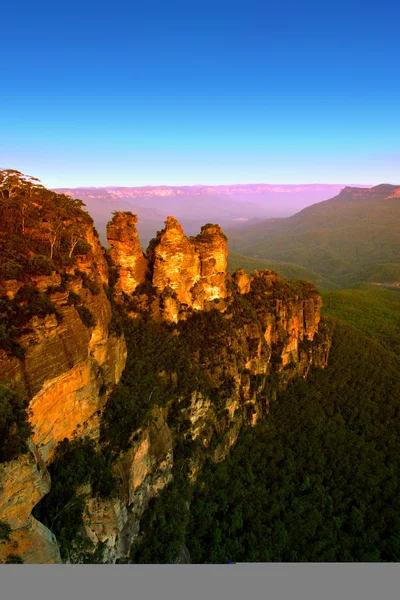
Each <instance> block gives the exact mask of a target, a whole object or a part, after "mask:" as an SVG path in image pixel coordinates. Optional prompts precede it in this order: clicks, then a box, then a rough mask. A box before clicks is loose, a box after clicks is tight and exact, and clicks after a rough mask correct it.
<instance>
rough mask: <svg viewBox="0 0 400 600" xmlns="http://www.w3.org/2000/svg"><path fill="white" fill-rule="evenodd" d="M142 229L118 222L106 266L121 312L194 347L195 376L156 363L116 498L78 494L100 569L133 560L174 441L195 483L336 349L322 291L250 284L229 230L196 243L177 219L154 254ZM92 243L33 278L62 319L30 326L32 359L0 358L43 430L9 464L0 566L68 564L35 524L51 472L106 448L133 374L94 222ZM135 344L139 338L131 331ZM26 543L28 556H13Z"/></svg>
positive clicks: (210, 231) (9, 288)
mask: <svg viewBox="0 0 400 600" xmlns="http://www.w3.org/2000/svg"><path fill="white" fill-rule="evenodd" d="M136 222H137V218H136V217H135V216H134V215H130V214H129V213H125V214H121V213H119V214H116V215H114V218H113V220H112V222H111V224H109V227H108V240H109V243H110V245H111V246H112V248H111V250H110V251H109V257H110V259H111V263H112V266H113V268H114V269H115V271H116V273H117V274H118V279H117V281H116V283H115V285H114V286H113V294H114V300H115V302H116V307H118V311H119V313H120V314H122V315H123V318H124V319H125V320H126V322H127V323H129V321H130V319H129V317H128V315H130V317H132V318H133V320H134V321H135V322H136V323H138V324H139V326H138V328H137V331H138V332H139V333H141V334H142V335H145V334H146V327H152V325H151V324H152V323H158V324H166V327H167V329H166V330H165V335H167V336H169V337H170V339H171V340H176V341H177V345H179V343H180V340H182V341H183V342H185V340H186V339H188V340H190V341H188V342H187V346H186V350H185V352H184V355H185V356H186V360H187V372H188V373H191V375H190V377H192V379H190V383H189V384H188V383H187V382H186V383H185V385H184V382H183V380H184V379H185V372H184V373H181V372H179V370H178V368H177V365H175V364H173V361H170V364H169V366H168V368H163V369H162V370H160V369H161V368H159V365H157V364H148V365H147V367H146V368H147V370H148V369H150V370H151V371H152V372H154V378H153V381H152V382H151V386H152V388H153V383H154V389H151V390H150V393H148V390H147V389H146V393H145V391H143V395H142V399H143V402H145V401H146V402H148V403H149V411H148V413H146V414H147V416H146V418H145V419H144V420H143V421H142V422H140V423H138V424H137V425H136V426H135V428H133V429H132V431H131V437H130V443H129V444H128V446H127V447H124V448H120V449H119V450H118V452H117V454H116V455H115V456H114V460H113V472H114V475H115V476H116V478H117V480H118V482H119V487H118V489H117V491H115V492H114V493H113V495H112V496H110V497H108V498H104V497H101V496H100V495H99V494H96V493H94V491H93V488H92V486H91V485H87V486H86V487H84V488H82V489H81V490H80V492H79V494H80V497H82V498H84V501H85V510H84V513H83V514H84V517H83V523H82V525H81V527H80V532H81V534H82V535H83V536H84V537H85V539H87V540H88V541H89V542H91V543H92V544H93V545H94V546H93V547H94V548H95V550H93V549H92V550H91V552H100V555H101V560H102V561H103V562H115V561H116V560H117V559H122V560H126V557H127V556H128V554H129V549H130V546H131V543H132V540H135V539H137V538H138V535H139V532H140V519H141V517H142V515H143V512H144V511H145V509H146V507H147V505H148V503H149V502H150V500H151V499H152V498H153V497H154V496H155V495H157V494H158V493H159V491H160V490H161V489H163V488H164V487H165V486H166V485H168V483H169V482H170V481H171V479H172V477H173V469H174V468H175V466H176V464H177V460H178V459H177V456H178V454H179V453H178V451H177V445H179V444H180V443H181V442H182V443H183V442H184V443H190V444H192V446H193V447H195V451H193V452H192V454H191V455H190V456H189V458H188V477H189V478H190V479H192V480H193V479H194V478H195V477H196V474H197V473H198V471H199V469H200V468H201V465H202V463H203V461H204V460H205V458H206V457H207V456H210V457H211V458H212V459H213V460H215V461H219V460H223V459H224V458H225V457H226V455H227V453H228V452H229V448H230V447H231V446H232V445H233V444H234V443H235V442H236V440H237V437H238V435H239V433H240V431H241V429H242V427H243V426H252V425H254V424H256V423H257V421H258V420H259V419H261V418H265V417H266V416H267V414H268V410H269V402H270V401H271V400H273V399H274V395H276V391H277V389H279V388H282V387H284V386H285V385H287V382H288V381H290V379H292V378H293V377H299V376H302V377H305V376H306V375H307V373H308V371H309V369H310V368H311V367H312V366H313V365H315V366H320V367H324V366H325V365H326V363H327V359H328V354H329V347H330V338H329V335H327V334H325V333H323V332H321V331H319V320H320V309H321V298H320V296H319V294H318V293H317V292H316V290H315V288H313V286H311V284H304V283H303V284H300V283H298V284H296V285H295V284H290V283H287V282H282V281H281V280H280V279H279V277H278V276H277V275H276V274H275V273H273V272H272V271H265V272H262V273H259V272H255V273H253V275H252V276H250V277H249V276H248V275H247V274H246V273H245V272H244V271H238V272H236V273H235V275H234V276H232V277H231V276H230V275H229V274H228V273H227V270H226V260H227V252H228V251H227V240H226V238H225V236H224V234H223V232H222V230H221V229H220V227H219V226H218V225H206V226H204V227H202V229H201V232H200V234H199V235H198V236H197V237H195V238H187V237H186V236H185V234H184V232H183V230H182V228H181V226H180V224H179V223H178V222H177V221H176V219H174V218H173V217H169V218H168V219H167V222H166V226H165V229H164V230H163V231H162V232H159V234H158V235H157V237H156V238H155V239H154V240H153V241H152V242H151V243H150V246H149V249H148V252H147V258H146V257H145V256H144V255H143V252H142V250H141V247H140V243H139V239H138V236H137V232H136ZM85 241H86V242H87V244H89V245H90V250H89V251H87V252H86V254H81V255H77V256H76V257H75V258H74V262H73V264H69V265H67V266H65V267H63V268H60V269H58V272H53V273H51V274H50V275H46V276H39V277H38V276H35V277H31V278H30V279H29V285H30V286H31V287H33V288H35V289H36V290H40V291H41V292H42V293H44V294H46V295H47V297H48V298H49V300H50V301H51V302H52V303H53V305H54V306H55V308H56V312H55V313H52V314H47V315H44V316H43V315H36V316H34V317H32V318H31V319H30V321H29V323H28V324H26V325H25V326H24V328H23V329H22V330H21V335H20V336H19V338H18V343H19V344H20V346H21V347H23V348H24V350H25V354H24V357H23V358H19V357H17V356H11V355H10V353H7V352H6V351H3V352H2V354H1V356H0V381H4V382H7V381H14V382H20V384H21V385H23V386H24V387H25V389H26V391H27V393H28V394H29V397H30V403H29V410H30V423H31V425H32V430H33V433H32V439H31V440H30V441H29V452H28V453H26V454H23V455H21V456H19V457H18V458H16V459H15V460H12V461H10V462H7V463H3V464H2V465H0V520H4V521H6V522H8V523H9V524H10V525H11V527H12V529H13V531H12V534H11V538H10V540H9V541H8V542H6V543H5V542H3V544H2V546H1V548H0V552H1V554H0V560H2V558H4V557H6V556H7V554H9V553H17V554H19V555H20V556H21V557H22V558H23V560H24V561H25V562H59V561H60V560H61V559H60V554H59V551H58V547H57V543H56V540H55V539H54V536H53V535H52V534H51V532H50V531H49V530H48V529H46V528H45V527H44V526H43V525H42V524H41V523H39V522H38V521H37V520H35V519H34V518H33V516H32V515H31V511H32V508H33V507H34V506H35V505H36V504H37V503H38V502H39V501H40V500H41V498H43V496H44V495H45V494H47V493H48V492H49V490H50V489H51V485H52V482H51V480H50V475H49V471H48V469H47V467H48V465H49V464H50V463H51V461H52V460H53V457H54V452H55V449H56V447H57V444H58V443H59V442H60V441H62V440H64V438H68V439H72V438H75V439H79V438H83V437H84V436H89V437H90V438H92V439H94V440H95V441H96V443H98V448H99V449H100V450H101V448H102V446H101V444H102V443H103V442H102V441H101V439H100V425H101V419H102V418H103V416H104V414H105V413H106V412H107V411H110V410H112V398H113V396H112V395H111V396H110V394H111V393H112V390H113V389H115V386H116V385H117V384H118V382H119V381H120V380H121V382H124V381H125V380H124V377H126V376H127V375H129V373H128V374H127V373H126V372H125V373H124V368H125V364H126V360H127V348H126V343H125V339H124V337H123V336H122V335H116V334H115V333H113V329H114V326H113V309H112V305H111V303H110V299H109V298H110V297H111V295H110V290H108V289H107V286H108V285H109V283H110V280H109V267H108V264H107V261H106V259H105V256H104V251H103V249H102V248H101V245H100V243H99V241H98V238H97V237H96V235H95V233H94V231H93V228H92V225H91V224H88V225H87V226H85ZM23 285H26V281H25V282H21V281H19V280H12V279H4V280H3V281H2V282H1V286H2V290H0V291H2V294H3V296H6V297H8V298H9V299H11V300H13V299H18V293H19V290H20V289H21V288H22V287H23ZM103 286H105V288H103ZM106 292H107V293H106ZM82 308H83V309H86V312H85V311H83V312H82ZM87 311H89V312H90V315H91V319H90V320H89V321H87ZM85 315H86V317H85ZM85 318H86V323H85ZM131 321H132V319H131ZM128 338H129V336H128ZM164 341H165V342H167V341H168V340H167V339H165V340H164ZM178 342H179V343H178ZM129 343H130V344H135V343H136V342H135V340H134V339H133V338H132V336H131V337H130V342H129ZM160 343H161V344H162V343H163V341H162V340H160ZM185 343H186V342H185ZM173 346H174V343H172V347H173ZM132 351H133V350H132V346H131V347H130V348H129V346H128V352H132ZM139 356H140V352H139ZM193 373H194V374H196V373H197V375H192V374H193ZM121 377H122V379H121ZM196 378H197V379H196ZM271 378H272V379H273V380H274V382H275V383H274V385H270V382H271V381H272V379H271ZM165 382H167V384H168V385H167V384H166V383H165ZM196 382H197V383H196ZM161 384H162V385H166V387H165V394H164V396H163V394H161V397H163V398H164V399H163V404H162V405H161V403H160V402H158V401H157V402H158V403H157V402H155V403H153V404H151V402H150V400H151V396H152V394H153V391H155V390H157V387H158V386H159V385H161ZM135 385H136V383H135ZM140 385H141V383H140V381H138V382H137V387H138V389H139V392H141V389H142V388H140ZM185 386H186V387H185ZM163 389H164V388H163ZM143 390H145V388H143ZM139 396H140V394H139ZM156 396H157V391H156V394H155V397H156ZM158 397H160V396H158ZM107 422H108V421H107ZM123 425H124V426H125V423H121V427H122V426H123ZM117 428H118V423H117ZM192 446H191V447H192ZM15 544H18V550H12V548H14V547H16V546H15ZM10 549H11V550H10ZM69 550H70V551H69V560H70V561H71V562H82V561H83V560H84V559H83V558H82V553H81V550H80V549H79V548H78V547H77V546H71V548H70V549H69ZM85 560H87V555H86V558H85Z"/></svg>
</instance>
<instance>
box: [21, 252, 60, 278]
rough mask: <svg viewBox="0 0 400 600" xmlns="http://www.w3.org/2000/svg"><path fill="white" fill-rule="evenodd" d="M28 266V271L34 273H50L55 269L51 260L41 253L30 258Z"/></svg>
mask: <svg viewBox="0 0 400 600" xmlns="http://www.w3.org/2000/svg"><path fill="white" fill-rule="evenodd" d="M28 268H29V271H30V272H31V273H34V274H35V275H51V274H52V273H53V272H54V271H55V270H56V266H55V264H54V263H53V261H52V260H50V258H48V257H47V256H43V255H41V254H38V255H37V256H35V257H34V258H32V260H31V261H30V264H29V267H28Z"/></svg>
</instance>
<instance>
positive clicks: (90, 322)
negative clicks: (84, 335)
mask: <svg viewBox="0 0 400 600" xmlns="http://www.w3.org/2000/svg"><path fill="white" fill-rule="evenodd" d="M75 310H76V311H77V313H78V315H79V317H80V320H81V321H82V323H83V324H84V325H86V327H95V325H96V319H95V318H94V316H93V315H92V313H91V312H90V310H89V309H88V308H86V306H75Z"/></svg>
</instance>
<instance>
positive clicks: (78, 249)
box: [73, 240, 92, 255]
mask: <svg viewBox="0 0 400 600" xmlns="http://www.w3.org/2000/svg"><path fill="white" fill-rule="evenodd" d="M91 249H92V245H91V244H89V242H87V241H86V240H79V242H78V243H77V244H76V246H75V248H74V251H73V254H74V255H86V254H88V253H89V252H90V250H91Z"/></svg>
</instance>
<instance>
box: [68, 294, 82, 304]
mask: <svg viewBox="0 0 400 600" xmlns="http://www.w3.org/2000/svg"><path fill="white" fill-rule="evenodd" d="M67 302H68V304H69V305H70V306H76V305H77V304H80V303H81V302H82V298H81V297H80V295H79V294H76V293H75V292H73V291H72V290H71V291H70V292H69V294H68V300H67Z"/></svg>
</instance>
